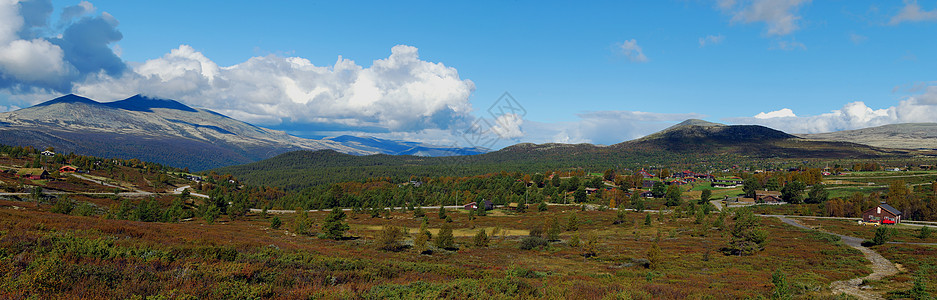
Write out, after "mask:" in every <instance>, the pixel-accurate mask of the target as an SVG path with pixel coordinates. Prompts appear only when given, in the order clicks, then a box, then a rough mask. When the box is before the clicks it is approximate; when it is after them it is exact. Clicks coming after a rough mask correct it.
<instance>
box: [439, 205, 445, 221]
mask: <svg viewBox="0 0 937 300" xmlns="http://www.w3.org/2000/svg"><path fill="white" fill-rule="evenodd" d="M439 219H440V220H445V219H446V208H445V207H443V206H441V205H440V206H439Z"/></svg>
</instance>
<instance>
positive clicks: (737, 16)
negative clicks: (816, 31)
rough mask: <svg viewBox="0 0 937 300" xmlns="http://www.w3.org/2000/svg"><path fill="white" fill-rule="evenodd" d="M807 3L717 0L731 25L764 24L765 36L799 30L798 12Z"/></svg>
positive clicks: (788, 0)
mask: <svg viewBox="0 0 937 300" xmlns="http://www.w3.org/2000/svg"><path fill="white" fill-rule="evenodd" d="M807 3H810V0H740V1H735V0H719V1H718V2H717V6H718V7H719V9H721V10H722V11H724V12H726V13H728V14H730V15H731V16H732V22H733V23H737V22H741V23H745V24H748V23H764V24H765V25H766V26H767V27H766V28H765V34H767V35H769V36H784V35H788V34H791V33H793V32H794V31H796V30H797V29H799V28H800V25H799V24H798V23H799V22H800V19H801V17H800V15H798V12H799V10H800V7H801V6H803V5H804V4H807Z"/></svg>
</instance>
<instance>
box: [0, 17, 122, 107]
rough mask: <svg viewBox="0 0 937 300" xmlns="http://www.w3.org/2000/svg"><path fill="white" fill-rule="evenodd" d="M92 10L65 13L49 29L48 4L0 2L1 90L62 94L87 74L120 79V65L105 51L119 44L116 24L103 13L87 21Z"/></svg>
mask: <svg viewBox="0 0 937 300" xmlns="http://www.w3.org/2000/svg"><path fill="white" fill-rule="evenodd" d="M94 10H95V9H94V6H93V5H91V3H89V2H86V1H84V2H81V3H80V4H78V5H76V6H71V7H66V8H65V9H64V11H63V12H62V15H61V18H62V21H61V22H60V23H62V24H61V27H60V28H53V27H51V26H49V24H48V19H49V15H50V14H51V13H52V11H53V9H52V3H51V2H50V1H48V0H37V1H11V0H0V20H2V21H0V89H5V90H12V91H15V92H17V93H21V92H23V93H30V92H36V91H37V90H40V91H39V93H42V94H45V93H47V91H57V92H60V93H63V92H68V91H70V90H71V87H72V83H73V82H74V81H76V80H82V79H83V78H84V77H86V76H88V75H89V74H97V73H99V72H101V71H104V72H106V73H108V74H110V75H111V76H116V75H119V74H120V73H122V72H123V71H124V69H125V65H124V63H123V61H121V60H120V59H119V58H118V57H117V56H116V55H114V54H113V50H112V49H110V48H109V47H108V44H110V43H112V42H116V41H118V40H120V39H121V38H122V35H121V34H120V32H119V31H117V29H116V27H117V24H118V22H117V20H116V19H114V17H113V16H111V15H109V14H107V13H106V12H105V13H102V14H101V15H100V16H96V17H95V16H88V15H89V14H91V13H93V12H94ZM76 18H80V19H78V20H75V19H76ZM43 90H44V91H43Z"/></svg>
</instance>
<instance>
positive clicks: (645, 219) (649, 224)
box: [644, 214, 651, 226]
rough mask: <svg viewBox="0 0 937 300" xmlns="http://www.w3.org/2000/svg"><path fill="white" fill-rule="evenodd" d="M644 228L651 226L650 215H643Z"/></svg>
mask: <svg viewBox="0 0 937 300" xmlns="http://www.w3.org/2000/svg"><path fill="white" fill-rule="evenodd" d="M644 226H651V214H645V215H644Z"/></svg>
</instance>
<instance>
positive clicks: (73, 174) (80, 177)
mask: <svg viewBox="0 0 937 300" xmlns="http://www.w3.org/2000/svg"><path fill="white" fill-rule="evenodd" d="M69 174H70V175H72V176H73V177H75V178H78V179H81V180H84V181H90V182H94V183H97V184H100V185H103V186H107V187H112V188H118V189H125V188H126V187H122V186H116V185H113V184H110V183H107V182H104V181H100V180H97V179H94V178H89V177H87V176H84V175H81V174H78V173H69ZM132 189H133V192H132V193H135V194H147V195H149V194H153V193H150V192H147V191H143V190H140V189H138V188H132Z"/></svg>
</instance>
